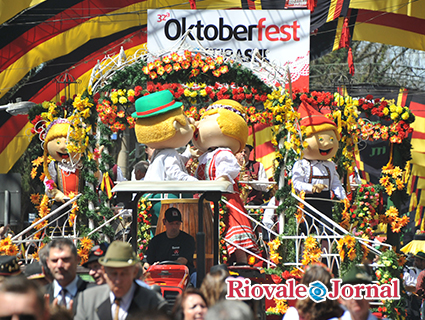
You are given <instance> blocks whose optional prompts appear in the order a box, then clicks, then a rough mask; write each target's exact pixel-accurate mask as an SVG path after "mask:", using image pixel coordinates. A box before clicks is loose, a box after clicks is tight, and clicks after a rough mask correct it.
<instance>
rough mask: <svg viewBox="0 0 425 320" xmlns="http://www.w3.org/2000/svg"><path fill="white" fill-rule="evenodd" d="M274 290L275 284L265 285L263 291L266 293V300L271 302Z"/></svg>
mask: <svg viewBox="0 0 425 320" xmlns="http://www.w3.org/2000/svg"><path fill="white" fill-rule="evenodd" d="M275 289H276V285H275V284H265V285H264V290H265V291H266V298H267V299H269V300H271V299H273V292H274V291H275Z"/></svg>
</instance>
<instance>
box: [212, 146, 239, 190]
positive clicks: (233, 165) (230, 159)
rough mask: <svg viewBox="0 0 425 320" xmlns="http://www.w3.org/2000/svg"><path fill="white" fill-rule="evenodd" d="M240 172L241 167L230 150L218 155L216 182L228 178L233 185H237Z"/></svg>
mask: <svg viewBox="0 0 425 320" xmlns="http://www.w3.org/2000/svg"><path fill="white" fill-rule="evenodd" d="M240 172H241V166H240V165H239V163H238V161H237V160H236V157H235V156H234V155H233V153H232V152H231V151H230V150H229V151H227V150H226V151H221V152H219V153H218V154H217V156H216V160H215V176H216V178H215V179H216V180H217V179H218V178H220V177H227V178H228V179H229V181H230V182H231V183H235V179H236V177H237V176H238V175H239V173H240Z"/></svg>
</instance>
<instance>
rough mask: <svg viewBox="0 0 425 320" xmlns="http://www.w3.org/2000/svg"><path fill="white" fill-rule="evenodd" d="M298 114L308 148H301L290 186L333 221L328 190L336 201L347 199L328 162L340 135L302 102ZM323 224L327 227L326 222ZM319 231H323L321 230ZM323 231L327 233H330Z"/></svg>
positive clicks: (308, 220)
mask: <svg viewBox="0 0 425 320" xmlns="http://www.w3.org/2000/svg"><path fill="white" fill-rule="evenodd" d="M298 112H299V113H300V116H301V117H300V124H301V126H304V127H305V128H306V135H307V138H306V139H305V141H306V142H307V143H308V147H307V148H306V149H304V155H303V158H302V159H300V160H298V161H297V162H296V163H295V164H294V167H293V169H292V184H293V187H294V189H295V190H296V191H297V192H301V191H305V193H306V202H307V203H309V204H310V205H312V206H313V207H314V208H316V209H317V210H319V211H320V212H322V213H324V214H325V215H326V216H327V217H328V218H330V219H331V220H332V202H331V201H330V199H331V191H332V192H333V193H334V194H335V196H336V197H337V198H338V199H341V200H343V199H346V197H347V196H346V194H345V190H344V187H343V186H342V184H341V182H340V180H339V175H338V173H337V172H336V169H335V167H336V165H335V163H334V162H332V161H331V160H330V159H331V158H332V157H334V156H335V154H336V152H337V151H338V145H339V144H338V140H339V139H340V135H339V133H338V130H337V126H336V124H335V122H333V121H332V120H330V119H328V118H327V117H325V116H324V115H323V114H322V113H320V112H319V111H317V110H315V109H314V108H313V107H312V106H310V105H309V104H308V103H306V102H302V103H301V105H300V106H299V108H298ZM313 215H314V213H313ZM306 220H307V223H308V224H309V226H308V227H310V226H311V218H309V217H306ZM320 220H322V219H320ZM322 222H323V223H325V224H326V225H328V226H329V224H327V223H326V220H325V219H323V220H322ZM319 230H320V232H322V228H319ZM302 231H304V232H305V233H306V232H307V230H302ZM326 232H327V233H329V230H326Z"/></svg>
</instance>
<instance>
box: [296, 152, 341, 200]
mask: <svg viewBox="0 0 425 320" xmlns="http://www.w3.org/2000/svg"><path fill="white" fill-rule="evenodd" d="M311 170H313V172H312V175H313V176H321V177H325V176H327V175H328V170H329V173H330V179H320V178H316V179H312V180H311V182H309V178H310V173H311ZM319 183H323V184H324V185H326V186H328V188H325V189H323V191H328V190H331V191H333V192H334V193H335V195H336V197H337V198H338V199H345V198H346V197H347V196H346V194H345V190H344V187H343V186H342V184H341V181H339V175H338V173H337V172H336V169H335V163H333V162H332V161H317V160H311V161H309V160H306V159H301V160H298V161H297V162H295V164H294V167H293V168H292V184H293V186H294V189H295V190H296V191H297V192H300V191H305V193H310V194H311V193H313V185H315V184H319Z"/></svg>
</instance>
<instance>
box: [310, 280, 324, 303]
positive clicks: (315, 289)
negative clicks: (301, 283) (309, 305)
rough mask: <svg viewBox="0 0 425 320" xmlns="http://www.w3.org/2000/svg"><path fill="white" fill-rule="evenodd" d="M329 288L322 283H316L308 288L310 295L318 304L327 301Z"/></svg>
mask: <svg viewBox="0 0 425 320" xmlns="http://www.w3.org/2000/svg"><path fill="white" fill-rule="evenodd" d="M327 293H328V288H327V287H326V286H325V285H324V284H323V283H321V282H320V281H314V282H312V283H310V285H309V286H308V295H309V296H310V299H311V300H313V301H314V302H316V303H319V302H323V301H325V300H326V295H327Z"/></svg>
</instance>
